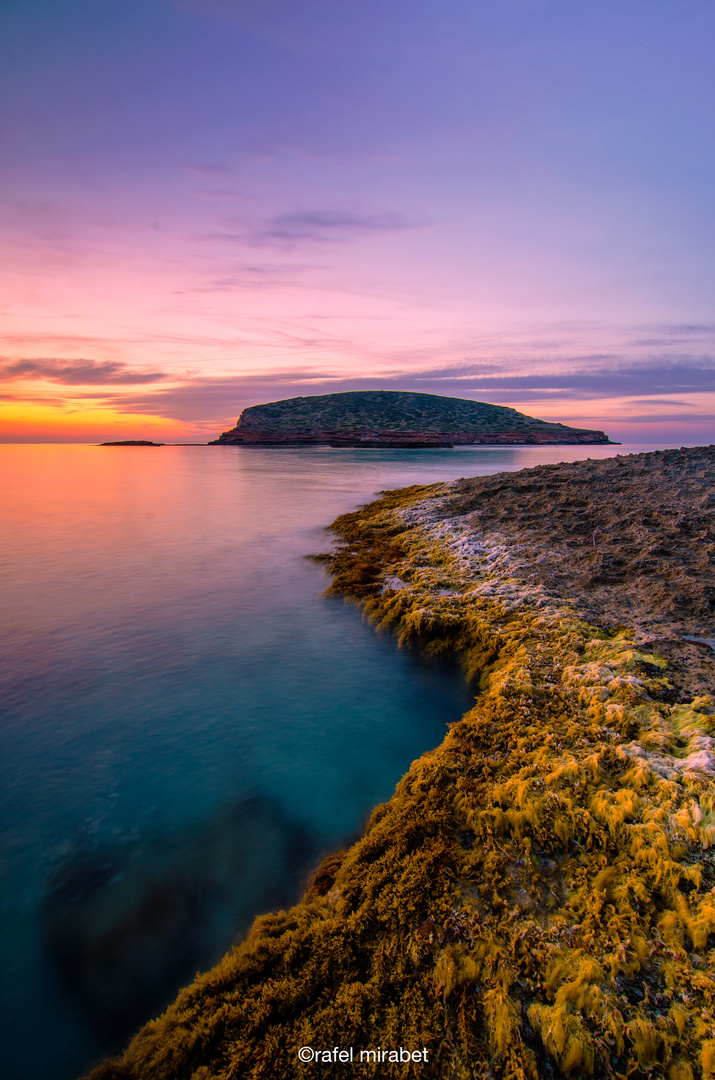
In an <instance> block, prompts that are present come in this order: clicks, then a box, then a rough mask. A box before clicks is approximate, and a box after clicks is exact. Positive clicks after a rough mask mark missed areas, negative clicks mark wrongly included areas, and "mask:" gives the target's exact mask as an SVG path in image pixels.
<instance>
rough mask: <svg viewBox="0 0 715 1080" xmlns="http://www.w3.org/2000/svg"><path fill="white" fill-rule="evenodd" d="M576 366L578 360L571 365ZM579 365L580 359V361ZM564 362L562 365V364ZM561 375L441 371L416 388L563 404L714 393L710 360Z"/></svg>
mask: <svg viewBox="0 0 715 1080" xmlns="http://www.w3.org/2000/svg"><path fill="white" fill-rule="evenodd" d="M572 362H573V363H574V364H575V363H576V358H575V359H574V361H572ZM578 362H579V363H580V362H581V358H578ZM561 363H563V361H560V364H561ZM568 363H569V362H568V361H565V367H566V370H562V371H559V372H546V373H544V372H530V373H529V374H526V375H510V374H508V372H503V373H500V374H485V373H484V369H483V368H481V367H479V366H476V365H475V366H474V367H472V366H471V365H465V366H464V368H457V369H456V372H457V373H455V368H454V367H450V368H444V369H442V370H440V369H439V368H437V369H433V370H431V371H426V372H420V373H416V374H415V375H413V376H412V380H413V381H414V382H415V383H439V384H440V385H441V386H445V385H447V384H448V383H450V382H451V383H453V384H454V388H455V390H456V389H457V387H459V388H460V389H461V391H462V392H464V391H465V390H467V391H468V390H475V391H476V390H479V391H486V390H495V391H500V392H505V391H508V392H509V393H512V394H513V395H515V397H518V398H519V399H520V400H523V396H522V395H524V394H525V393H528V394H529V395H530V397H531V398H533V399H537V398H538V397H549V398H553V397H563V398H567V399H579V400H583V399H584V398H601V397H640V396H642V395H649V396H651V397H652V396H653V395H661V394H686V393H703V392H707V391H713V390H715V360H713V359H712V358H710V357H699V358H692V357H688V358H686V359H684V360H683V361H682V362H680V363H678V362H675V361H660V362H656V363H653V364H634V365H632V366H621V367H616V368H605V367H602V368H596V369H591V370H590V371H589V370H583V369H582V368H580V369H579V368H575V369H574V370H569V367H568Z"/></svg>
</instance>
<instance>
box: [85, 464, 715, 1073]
mask: <svg viewBox="0 0 715 1080" xmlns="http://www.w3.org/2000/svg"><path fill="white" fill-rule="evenodd" d="M545 510H548V512H545ZM332 528H333V531H334V534H335V535H336V536H337V538H338V546H337V549H336V550H335V551H334V552H332V553H330V554H328V555H326V556H325V557H324V558H325V560H326V565H327V566H328V567H329V569H330V571H331V573H332V576H333V584H332V587H331V588H332V590H333V591H334V592H336V593H338V594H341V595H344V596H347V597H350V598H352V599H353V600H355V601H356V602H358V603H359V604H361V605H362V607H363V609H364V612H365V614H366V616H367V617H368V618H369V619H370V620H371V621H372V622H373V623H374V624H375V626H376V627H377V628H378V629H381V630H384V631H386V632H393V633H396V634H397V635H398V636H399V640H400V641H401V643H403V644H404V645H406V646H410V647H414V648H417V649H420V650H421V651H422V652H423V653H424V654H426V655H431V656H435V657H450V656H451V657H456V658H458V659H459V660H460V662H461V663H462V665H463V668H464V670H465V673H466V674H467V676H468V677H469V678H471V679H472V680H473V681H474V685H475V689H476V688H478V689H479V696H478V697H477V700H476V703H475V706H474V708H473V709H471V710H470V711H469V712H467V713H466V714H465V716H464V717H463V718H462V719H461V720H460V721H458V722H457V723H456V724H454V725H452V727H451V729H450V731H449V733H448V734H447V736H446V738H445V740H444V742H443V743H442V744H441V745H440V746H439V747H437V748H436V749H435V750H434V751H432V752H430V753H427V754H424V755H423V756H422V757H421V758H419V759H418V760H417V761H415V762H414V763H413V765H412V766H411V768H410V770H409V771H408V773H407V774H406V775H405V777H404V778H403V779H402V780H401V781H400V783H399V784H398V786H397V789H396V792H395V794H394V795H393V797H392V798H391V799H390V800H389V801H388V802H387V803H385V804H383V805H381V806H378V807H377V808H376V809H375V811H374V813H373V815H372V817H371V819H370V821H369V822H368V824H367V826H366V829H365V832H364V835H363V836H362V837H361V838H360V839H359V840H358V841H357V842H356V843H355V844H354V845H353V846H352V847H350V848H349V850H347V851H340V852H336V853H334V854H333V855H330V856H329V857H328V858H326V859H325V860H324V861H323V862H322V864H321V865H320V866H319V867H318V868H317V870H316V872H315V873H314V875H313V876H312V879H311V881H310V883H309V885H308V887H307V890H306V892H305V895H304V897H303V899H302V901H301V902H300V903H299V904H297V905H295V906H294V907H292V908H290V909H289V910H287V911H281V912H277V913H275V914H272V915H266V916H264V917H262V918H259V919H258V920H257V921H256V922H255V924H254V926H253V928H252V930H251V932H250V934H249V935H248V937H247V939H246V940H245V941H244V942H242V943H241V944H240V945H239V946H237V947H236V948H235V949H234V951H233V952H232V953H230V954H229V955H228V956H226V957H225V958H224V960H223V961H221V963H219V964H218V965H217V966H216V967H215V968H214V969H213V970H211V971H209V972H208V973H206V974H203V975H200V976H198V977H197V978H196V980H195V981H194V982H193V983H192V984H191V985H190V986H188V987H187V988H186V989H185V990H183V991H182V992H181V994H180V995H179V997H178V998H177V1000H176V1002H175V1003H174V1004H173V1005H172V1006H171V1007H170V1008H169V1009H168V1010H167V1011H166V1013H165V1014H164V1015H163V1016H161V1017H160V1018H158V1019H156V1020H154V1021H153V1022H151V1023H150V1024H147V1025H146V1026H145V1027H144V1028H143V1029H142V1031H141V1032H140V1033H139V1034H138V1035H137V1036H136V1037H135V1039H134V1040H133V1041H132V1043H131V1044H130V1046H129V1047H128V1049H127V1050H126V1052H125V1053H124V1054H122V1055H121V1056H120V1057H118V1058H116V1059H114V1060H112V1061H110V1062H107V1063H105V1064H104V1065H101V1066H99V1067H98V1068H97V1069H96V1070H95V1072H94V1073H93V1074H92V1076H93V1078H94V1080H130V1078H131V1080H268V1078H270V1080H273V1078H279V1080H283V1078H286V1080H293V1078H296V1080H302V1078H306V1080H308V1078H312V1077H317V1076H320V1077H329V1078H331V1080H332V1078H336V1080H337V1078H341V1080H344V1078H345V1077H348V1076H354V1075H359V1076H365V1077H390V1078H394V1080H397V1078H403V1077H405V1076H409V1077H412V1076H426V1077H427V1076H433V1077H439V1078H444V1080H526V1078H529V1080H543V1078H566V1077H568V1078H571V1080H574V1078H585V1077H592V1078H599V1080H600V1078H606V1077H608V1078H613V1080H620V1078H626V1077H628V1078H631V1080H646V1078H651V1080H656V1078H657V1080H709V1078H711V1077H713V1076H715V700H714V696H713V695H714V693H715V657H714V656H713V651H714V650H715V637H714V635H713V619H714V618H715V567H714V562H713V556H714V555H715V447H712V446H711V447H701V448H697V449H690V450H672V451H665V452H658V453H650V454H638V455H633V456H629V457H620V456H619V457H616V458H610V459H606V460H603V461H593V460H587V461H582V462H577V463H573V464H559V465H546V466H539V467H538V468H535V469H528V470H524V471H522V472H518V473H501V474H498V475H492V476H486V477H481V478H478V479H471V480H459V481H456V482H454V483H446V484H435V485H432V486H429V487H424V486H422V487H419V486H416V487H412V488H406V489H403V490H401V491H396V492H389V493H386V494H385V495H384V497H383V498H381V499H379V500H377V501H376V502H373V503H371V504H369V505H367V506H365V507H363V508H362V509H360V510H358V511H356V512H354V513H351V514H346V515H343V516H342V517H341V518H339V519H338V520H337V521H336V522H335V523H334V524H333V527H332ZM350 1047H352V1048H353V1050H354V1051H355V1053H356V1055H357V1054H360V1053H361V1052H362V1051H369V1050H373V1051H374V1050H376V1049H378V1048H381V1049H382V1050H385V1051H387V1052H388V1053H389V1054H391V1055H392V1054H394V1055H395V1056H388V1057H384V1058H382V1059H378V1060H377V1061H376V1060H375V1058H369V1057H367V1058H365V1057H363V1058H362V1059H360V1058H359V1057H357V1056H356V1059H355V1060H356V1062H357V1064H346V1063H344V1059H343V1061H341V1060H340V1059H339V1058H337V1057H333V1056H330V1055H333V1054H334V1053H336V1051H337V1050H340V1051H343V1050H345V1051H347V1049H348V1048H350ZM300 1048H305V1049H304V1056H303V1058H302V1059H301V1058H299V1056H298V1055H299V1051H300ZM400 1049H401V1050H405V1051H409V1052H411V1053H414V1052H417V1051H419V1052H420V1055H422V1054H423V1053H426V1055H427V1056H426V1057H423V1056H420V1058H413V1059H412V1063H411V1064H409V1065H406V1064H405V1063H404V1058H403V1059H402V1061H400V1059H399V1057H398V1050H400ZM311 1053H312V1054H313V1055H314V1056H313V1057H312V1058H311V1057H310V1056H309V1055H310V1054H311ZM319 1054H327V1055H328V1056H327V1057H321V1056H315V1055H319ZM414 1062H418V1064H417V1065H415V1064H414Z"/></svg>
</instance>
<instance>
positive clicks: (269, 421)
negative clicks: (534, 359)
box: [209, 390, 610, 449]
mask: <svg viewBox="0 0 715 1080" xmlns="http://www.w3.org/2000/svg"><path fill="white" fill-rule="evenodd" d="M608 442H610V440H609V438H608V436H607V435H605V434H604V433H603V432H602V431H590V430H587V429H585V428H584V429H582V428H571V427H567V426H566V425H565V424H552V423H549V422H547V421H546V420H537V419H535V418H534V417H532V416H525V415H524V414H523V413H520V412H517V411H516V409H509V408H507V407H505V406H503V405H488V404H487V403H486V402H483V401H467V400H465V399H464V398H450V397H439V396H438V395H436V394H413V393H407V392H405V391H397V390H355V391H350V392H348V393H344V394H321V395H317V396H315V397H297V398H287V399H286V400H285V401H272V402H270V403H269V404H267V405H253V406H252V407H251V408H249V409H244V410H243V412H242V413H241V415H240V416H239V418H238V423H237V424H236V426H235V428H232V429H231V430H230V431H224V433H223V434H222V435H220V436H219V438H218V439H214V440H213V442H212V443H210V444H209V445H211V446H225V445H240V446H306V445H308V446H309V445H324V446H357V447H360V446H362V447H380V446H385V447H400V448H410V447H411V448H413V449H415V448H419V447H438V446H457V445H464V444H470V443H482V444H484V445H492V444H516V445H521V444H534V443H536V444H554V443H568V444H574V443H575V444H578V443H588V444H590V443H608Z"/></svg>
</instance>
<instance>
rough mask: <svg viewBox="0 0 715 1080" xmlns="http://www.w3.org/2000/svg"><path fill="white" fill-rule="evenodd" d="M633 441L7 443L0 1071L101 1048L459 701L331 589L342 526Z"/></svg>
mask: <svg viewBox="0 0 715 1080" xmlns="http://www.w3.org/2000/svg"><path fill="white" fill-rule="evenodd" d="M644 449H656V447H640V446H639V447H625V446H624V447H621V446H617V445H613V446H591V447H575V446H542V447H459V448H455V449H453V450H449V449H431V450H388V449H370V450H353V449H330V448H328V447H304V448H297V449H289V448H255V447H251V448H248V447H231V446H164V447H100V446H78V445H2V446H0V512H1V513H2V530H1V533H0V590H1V592H0V770H1V776H0V805H1V825H0V828H1V833H0V958H1V963H2V985H1V988H0V1077H2V1078H3V1080H72V1078H75V1077H78V1076H79V1075H81V1074H82V1073H83V1072H84V1071H85V1070H86V1069H87V1068H88V1067H89V1066H90V1065H91V1064H92V1063H94V1062H96V1061H97V1060H99V1059H101V1058H102V1057H104V1056H106V1055H107V1054H109V1053H111V1052H113V1051H115V1050H116V1049H118V1048H119V1047H121V1046H122V1045H123V1044H124V1043H125V1042H126V1040H127V1038H128V1037H129V1035H130V1034H131V1033H132V1032H133V1031H134V1030H136V1028H137V1027H139V1026H140V1025H141V1024H142V1023H143V1022H145V1021H146V1020H148V1019H150V1018H151V1017H153V1016H156V1015H158V1014H159V1013H160V1012H161V1011H162V1009H163V1008H164V1007H165V1006H166V1004H167V1003H168V1002H169V1001H171V1000H172V999H173V997H174V996H175V994H176V992H177V991H178V989H179V988H180V987H181V986H182V985H184V984H185V983H186V982H188V981H190V980H191V979H192V978H193V976H194V975H195V973H196V972H197V971H200V970H204V969H206V968H207V967H209V966H210V965H211V964H213V963H214V962H216V961H217V960H218V959H219V958H220V957H221V956H222V955H223V954H224V953H225V952H226V951H227V949H229V948H230V947H231V945H232V943H234V942H236V941H238V940H240V938H241V936H242V935H244V934H245V933H246V931H247V929H248V928H249V926H250V924H251V921H252V920H253V918H254V917H255V916H257V915H260V914H262V913H266V912H269V911H272V910H276V909H278V908H281V907H285V906H286V905H288V904H290V903H291V902H293V901H295V900H296V899H297V897H298V896H299V895H300V891H301V888H302V886H303V884H304V882H305V880H306V879H307V877H308V876H309V874H310V872H311V870H312V869H313V868H314V867H315V866H316V864H317V862H318V861H319V860H320V858H321V857H322V856H323V855H325V854H326V853H328V852H330V851H333V850H335V849H338V848H340V847H343V846H345V845H346V844H349V843H350V842H351V841H352V840H353V839H354V838H355V837H356V836H357V835H359V832H360V830H361V828H362V827H363V826H364V824H365V822H366V820H367V818H368V816H369V814H370V812H371V810H372V809H373V807H374V806H375V805H376V804H378V803H379V802H381V801H383V800H386V799H388V798H389V797H390V795H391V793H392V791H393V790H394V787H395V784H396V783H397V781H398V780H399V779H400V777H401V776H402V775H403V774H404V773H405V772H406V770H407V769H408V768H409V765H410V763H411V762H412V761H413V760H414V758H416V757H418V756H419V755H420V754H421V753H423V752H424V751H426V750H428V749H430V748H431V747H434V746H436V745H437V744H439V743H440V742H441V740H442V738H443V737H444V734H445V731H446V726H447V724H449V723H450V722H452V721H454V720H457V719H458V718H459V717H460V716H461V715H462V713H463V712H464V711H465V710H466V709H468V708H469V707H471V705H472V704H473V703H474V695H475V689H474V687H470V686H468V685H467V684H466V683H465V681H464V679H463V678H462V676H461V674H460V672H459V670H458V669H457V668H456V667H452V666H449V665H446V666H445V665H441V666H438V665H435V664H430V663H428V662H426V661H425V660H424V659H423V658H421V657H420V656H419V655H415V654H414V653H410V652H405V651H403V650H400V649H399V648H398V647H397V645H396V643H395V641H394V640H393V639H392V638H390V637H385V636H379V635H377V634H376V633H375V632H374V630H373V629H372V628H371V627H370V626H369V625H368V624H366V623H365V622H364V621H363V620H362V618H361V614H360V611H359V610H358V609H357V608H356V607H355V606H354V605H351V604H349V603H347V602H345V601H343V600H341V599H336V598H328V597H326V596H325V595H324V592H325V589H326V587H327V585H328V584H329V582H328V578H327V576H326V573H325V570H324V569H323V568H322V567H321V565H319V564H316V563H315V562H311V561H310V560H309V559H308V558H307V556H308V555H310V554H315V553H320V552H325V551H327V550H329V549H330V546H331V538H330V536H329V534H328V533H327V532H326V526H327V525H329V523H330V522H331V521H332V520H333V519H334V518H335V517H336V516H337V515H338V514H340V513H342V512H344V511H347V510H350V509H353V508H355V507H356V506H357V505H359V504H361V503H364V502H367V501H369V500H370V499H371V498H372V497H373V496H374V495H375V493H376V492H378V491H380V490H384V489H389V488H395V487H403V486H405V485H408V484H415V483H430V482H433V481H437V480H451V479H456V478H458V477H461V476H477V475H484V474H488V473H496V472H501V471H505V470H506V471H513V470H517V469H522V468H525V467H528V466H532V465H537V464H543V463H547V462H557V461H572V460H577V459H580V458H586V457H591V458H602V457H606V456H610V455H612V454H617V453H628V452H632V451H640V450H644Z"/></svg>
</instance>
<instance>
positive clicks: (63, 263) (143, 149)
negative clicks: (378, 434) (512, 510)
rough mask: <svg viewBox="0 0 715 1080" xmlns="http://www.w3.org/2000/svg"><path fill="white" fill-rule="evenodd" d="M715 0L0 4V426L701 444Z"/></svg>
mask: <svg viewBox="0 0 715 1080" xmlns="http://www.w3.org/2000/svg"><path fill="white" fill-rule="evenodd" d="M714 31H715V5H713V3H712V0H409V2H408V0H0V247H1V250H2V252H3V256H2V259H0V308H1V312H2V315H1V324H0V332H1V336H2V341H1V342H0V440H1V441H48V442H62V441H77V442H86V441H97V440H102V439H110V438H153V439H165V440H167V441H179V442H193V441H196V442H202V441H206V440H207V439H210V438H214V437H216V436H217V435H218V434H219V433H220V432H221V431H223V430H226V429H227V428H230V427H232V426H233V425H234V424H235V422H236V418H237V416H238V414H239V412H240V411H241V410H242V409H243V408H245V407H246V406H249V405H253V404H258V403H260V402H265V401H272V400H276V399H279V398H285V397H292V396H295V395H304V394H321V393H330V392H335V391H343V390H359V389H386V390H413V391H415V390H416V391H422V392H426V393H436V394H445V395H449V396H457V397H465V398H472V399H474V400H478V401H489V402H494V403H496V404H505V405H510V406H512V407H514V408H517V409H519V410H521V411H523V412H526V413H528V414H529V415H533V416H539V417H542V418H544V419H548V420H558V421H561V422H562V423H567V424H573V425H576V426H581V427H591V428H598V429H601V430H605V431H607V432H608V433H609V434H610V436H611V438H613V439H619V440H621V441H624V442H640V443H647V442H663V441H664V442H672V443H673V444H674V445H675V444H677V445H679V444H680V443H681V442H682V443H689V444H697V443H709V442H713V441H715V305H714V301H713V297H714V290H713V281H714V277H715V275H714V273H713V271H714V269H715V265H714V264H715V243H714V240H715V235H714V234H715V227H714V226H715V200H714V199H713V190H714V188H715V184H714V181H715V138H714V137H713V136H714V130H713V129H714V127H715V124H714V119H715V116H714V114H715V65H713V63H712V57H713V55H715V33H714Z"/></svg>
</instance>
